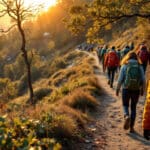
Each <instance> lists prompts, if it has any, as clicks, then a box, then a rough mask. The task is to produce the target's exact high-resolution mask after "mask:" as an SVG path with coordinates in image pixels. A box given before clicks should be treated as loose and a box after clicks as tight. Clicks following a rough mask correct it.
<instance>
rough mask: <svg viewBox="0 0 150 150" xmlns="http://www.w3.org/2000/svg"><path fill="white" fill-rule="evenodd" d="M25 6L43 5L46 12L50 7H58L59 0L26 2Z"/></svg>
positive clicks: (30, 0)
mask: <svg viewBox="0 0 150 150" xmlns="http://www.w3.org/2000/svg"><path fill="white" fill-rule="evenodd" d="M24 2H25V5H31V4H33V5H40V4H42V5H43V7H44V10H47V9H48V8H49V7H51V6H54V5H56V3H57V0H24Z"/></svg>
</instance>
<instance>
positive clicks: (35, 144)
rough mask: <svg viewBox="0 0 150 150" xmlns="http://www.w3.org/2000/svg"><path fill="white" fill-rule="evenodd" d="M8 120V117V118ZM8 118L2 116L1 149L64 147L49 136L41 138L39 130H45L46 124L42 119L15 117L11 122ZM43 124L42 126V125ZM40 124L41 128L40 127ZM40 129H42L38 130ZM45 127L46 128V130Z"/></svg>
mask: <svg viewBox="0 0 150 150" xmlns="http://www.w3.org/2000/svg"><path fill="white" fill-rule="evenodd" d="M7 120H8V119H7ZM7 120H6V118H4V117H0V131H1V138H0V149H1V150H6V149H7V150H9V149H10V150H11V149H56V148H57V149H58V150H60V149H62V146H61V145H60V144H59V143H57V142H56V140H55V139H53V138H49V137H47V136H45V137H43V138H39V137H38V136H37V135H38V132H43V131H44V132H45V131H46V128H44V127H45V126H46V125H45V124H44V126H42V125H43V124H42V123H41V122H40V120H37V121H35V120H28V119H26V118H22V119H20V118H13V119H11V123H9V121H7ZM40 125H41V126H40ZM39 126H40V127H41V128H39ZM37 129H40V130H37ZM44 129H45V130H44Z"/></svg>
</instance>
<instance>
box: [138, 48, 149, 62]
mask: <svg viewBox="0 0 150 150" xmlns="http://www.w3.org/2000/svg"><path fill="white" fill-rule="evenodd" d="M139 58H140V59H141V61H142V63H146V62H147V61H148V51H147V48H146V46H143V47H142V48H141V49H140V51H139Z"/></svg>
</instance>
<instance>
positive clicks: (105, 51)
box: [100, 45, 108, 72]
mask: <svg viewBox="0 0 150 150" xmlns="http://www.w3.org/2000/svg"><path fill="white" fill-rule="evenodd" d="M107 51H108V46H107V45H104V46H103V48H102V50H101V54H100V57H101V62H102V68H103V72H105V69H104V63H105V55H106V53H107Z"/></svg>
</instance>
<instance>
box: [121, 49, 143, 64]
mask: <svg viewBox="0 0 150 150" xmlns="http://www.w3.org/2000/svg"><path fill="white" fill-rule="evenodd" d="M129 59H135V60H137V61H138V63H139V64H142V62H141V60H140V58H139V57H138V56H137V54H136V53H135V52H134V51H130V52H128V53H127V54H126V55H125V56H124V57H123V59H122V61H121V65H124V64H127V63H128V62H129Z"/></svg>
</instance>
